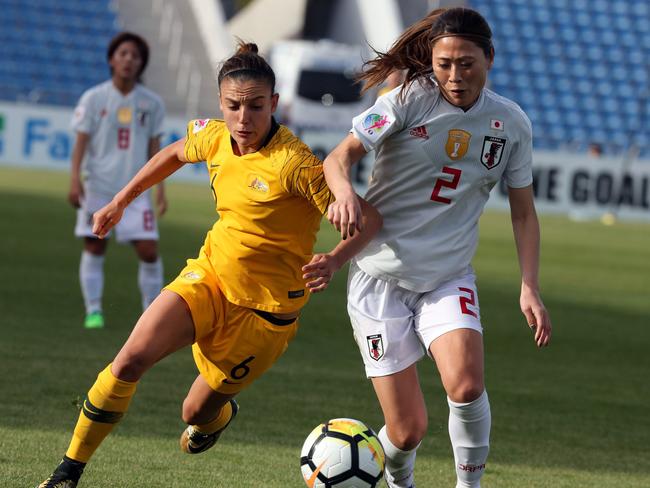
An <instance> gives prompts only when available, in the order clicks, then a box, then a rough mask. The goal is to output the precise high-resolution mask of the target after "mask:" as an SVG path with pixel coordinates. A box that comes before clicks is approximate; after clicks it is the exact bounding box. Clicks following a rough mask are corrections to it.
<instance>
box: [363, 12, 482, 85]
mask: <svg viewBox="0 0 650 488" xmlns="http://www.w3.org/2000/svg"><path fill="white" fill-rule="evenodd" d="M448 36H459V37H463V38H466V39H468V40H469V41H472V42H473V43H475V44H476V45H477V46H479V47H480V48H481V49H482V50H483V52H484V53H485V56H486V57H487V58H490V57H491V56H492V55H493V54H494V47H493V46H492V30H491V29H490V26H489V25H488V23H487V21H486V20H485V19H484V18H483V16H482V15H481V14H479V13H478V12H477V11H476V10H472V9H469V8H463V7H456V8H448V9H444V8H440V9H436V10H433V11H431V12H429V14H428V15H427V16H426V17H424V18H423V19H421V20H419V21H417V22H416V23H414V24H413V25H411V26H410V27H409V28H407V29H406V30H405V31H404V32H403V33H402V35H401V36H400V37H399V38H398V39H397V40H396V41H395V43H394V44H393V45H392V46H391V48H390V49H389V50H388V52H385V53H382V52H379V51H375V53H376V54H377V57H376V58H375V59H371V60H370V61H367V62H366V63H364V71H363V73H362V74H361V75H360V76H359V80H360V81H364V82H365V84H364V87H363V91H364V92H365V91H366V90H368V89H369V88H372V87H373V86H377V85H380V84H381V83H382V82H383V81H384V80H385V79H386V78H387V77H388V75H389V74H390V73H392V72H393V71H404V72H405V76H404V83H403V85H402V90H401V92H400V95H402V94H403V93H404V91H405V89H406V88H407V87H408V86H409V85H410V84H411V82H413V81H414V80H416V79H418V78H421V79H424V80H426V82H427V83H431V76H430V75H431V74H432V73H433V67H432V66H431V50H432V47H433V45H434V44H435V43H436V41H437V40H438V39H441V38H442V37H448Z"/></svg>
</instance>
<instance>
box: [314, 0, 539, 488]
mask: <svg viewBox="0 0 650 488" xmlns="http://www.w3.org/2000/svg"><path fill="white" fill-rule="evenodd" d="M491 38H492V33H491V30H490V27H489V26H488V24H487V22H486V21H485V19H484V18H483V17H482V16H481V15H480V14H478V13H477V12H475V11H473V10H470V9H466V8H452V9H440V10H436V11H433V12H431V13H430V14H429V15H428V16H427V17H425V18H424V19H422V20H421V21H419V22H417V23H416V24H414V25H412V26H411V27H409V28H408V29H407V30H406V31H405V32H404V33H403V34H402V35H401V37H400V38H399V39H398V40H397V41H396V42H395V44H394V45H393V47H392V48H391V49H390V50H389V51H388V52H387V53H381V54H379V56H378V57H377V58H376V59H375V60H372V61H370V62H369V63H368V66H367V69H366V71H365V72H364V74H363V75H362V79H363V80H364V81H365V82H366V89H367V88H369V87H372V86H376V85H377V84H379V83H381V82H382V81H383V80H384V79H386V77H387V75H388V74H389V73H391V72H392V71H396V70H404V72H405V73H406V75H405V81H404V84H403V85H402V86H401V87H398V88H395V89H394V90H392V91H391V92H390V93H388V94H386V95H384V96H382V97H380V98H379V99H378V100H377V102H376V103H375V105H374V106H373V107H372V108H370V109H368V110H367V111H366V112H364V113H362V114H361V115H359V116H357V117H355V118H354V120H353V122H352V130H351V134H350V135H348V137H347V138H346V139H344V140H343V141H342V142H341V144H340V145H339V146H338V147H337V148H336V149H334V151H333V152H332V153H331V154H330V155H329V156H328V157H327V159H326V160H325V163H324V168H325V175H326V178H327V182H328V185H329V186H330V188H331V189H332V192H333V193H334V195H335V197H336V201H335V203H334V204H332V205H331V206H330V208H329V212H328V218H329V220H330V222H332V223H333V224H334V225H335V226H336V227H337V228H338V229H339V230H340V231H341V234H342V235H343V236H344V237H345V236H346V235H350V234H353V233H354V232H355V230H358V228H357V225H358V222H359V221H360V217H359V216H360V209H359V205H358V202H357V199H356V197H355V193H354V190H353V189H352V185H351V184H350V179H349V174H350V167H351V165H352V164H354V163H355V162H357V161H358V160H359V159H360V158H361V157H362V156H363V155H364V154H366V152H368V151H371V150H375V152H376V161H375V166H374V169H373V172H372V177H371V181H370V185H369V188H368V193H367V195H366V199H367V200H368V201H369V202H370V203H371V204H373V205H374V206H375V207H376V208H377V209H378V210H379V211H380V212H381V214H382V216H383V219H384V226H383V228H382V229H381V231H380V232H379V233H378V234H377V236H375V238H374V239H373V240H372V241H371V242H370V244H369V245H368V246H367V247H366V248H365V249H364V250H363V251H362V252H361V253H360V254H359V255H358V256H357V257H356V258H355V261H354V263H353V264H352V265H351V269H350V277H349V294H348V311H349V314H350V318H351V322H352V325H353V328H354V335H355V339H356V341H357V343H358V345H359V349H360V351H361V354H362V356H363V359H364V363H365V367H366V373H367V375H368V377H370V378H371V380H372V383H373V387H374V389H375V392H376V394H377V397H378V399H379V403H380V405H381V408H382V410H383V413H384V419H385V423H386V425H385V426H384V427H383V428H382V429H381V431H380V439H381V441H382V443H383V445H384V448H385V450H386V454H387V471H386V479H387V482H388V486H389V487H392V488H397V487H399V488H410V487H413V486H415V482H414V477H413V467H414V463H415V451H416V449H417V447H418V445H419V444H420V441H421V440H422V438H423V437H424V435H425V433H426V430H427V412H426V406H425V402H424V398H423V395H422V391H421V389H420V385H419V380H418V377H417V370H416V362H417V361H418V360H419V359H420V358H421V357H423V355H424V354H429V355H430V356H431V357H432V358H433V359H434V360H435V362H436V366H437V368H438V371H439V373H440V376H441V379H442V384H443V386H444V388H445V391H446V393H447V396H448V403H449V409H450V414H449V436H450V439H451V443H452V447H453V451H454V457H455V465H456V474H457V479H458V483H457V487H478V486H480V478H481V475H482V474H483V471H484V469H485V462H486V458H487V454H488V448H489V433H490V422H491V420H490V418H491V417H490V406H489V403H488V397H487V394H486V392H485V387H484V377H483V340H482V327H481V322H480V313H479V302H478V295H477V291H476V285H475V276H474V273H473V270H472V267H471V264H470V263H471V259H472V257H473V255H474V251H475V249H476V246H477V241H478V220H479V216H480V215H481V213H482V211H483V207H484V205H485V203H486V201H487V199H488V196H489V192H490V190H491V189H492V187H493V186H494V185H495V184H496V183H497V182H498V181H499V180H500V179H501V178H504V179H505V181H506V183H507V185H508V188H509V199H510V207H511V217H512V225H513V231H514V236H515V242H516V247H517V253H518V256H519V262H520V268H521V277H522V283H521V296H520V306H521V310H522V312H523V314H524V316H525V318H526V324H528V325H529V326H530V328H531V329H533V331H534V339H535V342H536V344H537V346H539V347H542V346H546V345H547V344H548V343H549V340H550V337H551V322H550V319H549V316H548V314H547V312H546V310H545V308H544V304H543V303H542V300H541V298H540V294H539V285H538V267H539V224H538V220H537V216H536V213H535V207H534V204H533V191H532V181H533V179H532V172H531V162H532V136H531V126H530V122H529V120H528V118H527V117H526V115H525V114H524V113H523V112H522V111H521V109H520V108H519V107H518V106H517V105H516V104H515V103H513V102H512V101H510V100H508V99H506V98H503V97H501V96H499V95H497V94H495V93H494V92H492V91H490V90H488V89H486V88H485V82H486V78H487V72H488V70H489V69H490V68H491V66H492V63H493V60H494V49H493V47H492V41H491ZM429 485H430V483H429V482H427V486H429Z"/></svg>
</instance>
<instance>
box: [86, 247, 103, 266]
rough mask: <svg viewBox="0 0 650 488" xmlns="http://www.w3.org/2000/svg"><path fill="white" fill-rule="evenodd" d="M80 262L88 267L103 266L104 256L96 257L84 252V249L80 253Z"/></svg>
mask: <svg viewBox="0 0 650 488" xmlns="http://www.w3.org/2000/svg"><path fill="white" fill-rule="evenodd" d="M81 260H82V262H86V263H88V264H89V265H91V266H92V265H102V264H104V256H103V255H97V254H93V253H90V252H88V251H86V250H85V249H84V250H83V251H82V252H81Z"/></svg>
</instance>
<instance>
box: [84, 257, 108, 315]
mask: <svg viewBox="0 0 650 488" xmlns="http://www.w3.org/2000/svg"><path fill="white" fill-rule="evenodd" d="M79 282H80V283H81V294H82V295H83V297H84V304H85V305H86V313H87V314H89V313H93V312H101V311H102V292H103V290H104V256H96V255H94V254H91V253H89V252H88V251H83V252H82V253H81V262H80V263H79Z"/></svg>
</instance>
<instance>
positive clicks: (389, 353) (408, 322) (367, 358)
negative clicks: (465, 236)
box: [348, 262, 483, 378]
mask: <svg viewBox="0 0 650 488" xmlns="http://www.w3.org/2000/svg"><path fill="white" fill-rule="evenodd" d="M475 280H476V276H475V275H474V273H467V274H465V275H464V276H461V277H459V278H455V279H452V280H450V281H447V282H445V283H443V284H442V285H440V286H439V287H438V288H437V289H435V290H433V291H429V292H424V293H419V292H414V291H410V290H407V289H405V288H402V287H400V286H398V285H397V284H395V283H393V282H390V281H385V280H380V279H377V278H373V277H372V276H370V275H368V274H367V273H365V272H364V271H362V270H361V269H360V268H359V267H358V266H357V265H356V264H355V263H354V262H353V263H351V264H350V274H349V277H348V314H349V315H350V321H351V322H352V328H353V330H354V338H355V340H356V341H357V345H358V346H359V351H360V352H361V356H362V357H363V362H364V364H365V366H366V375H367V376H368V377H369V378H371V377H374V376H387V375H389V374H393V373H397V372H399V371H403V370H404V369H406V368H408V367H409V366H410V365H412V364H413V363H415V362H417V361H418V360H420V359H421V358H422V357H423V356H424V355H425V354H426V353H427V352H428V350H429V346H430V345H431V343H432V342H433V341H434V340H436V339H437V338H438V337H440V336H441V335H442V334H445V333H447V332H449V331H452V330H455V329H474V330H476V331H478V332H480V333H481V334H482V333H483V328H482V327H481V314H480V309H479V303H478V293H477V291H476V283H475Z"/></svg>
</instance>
